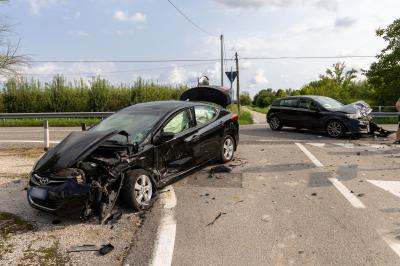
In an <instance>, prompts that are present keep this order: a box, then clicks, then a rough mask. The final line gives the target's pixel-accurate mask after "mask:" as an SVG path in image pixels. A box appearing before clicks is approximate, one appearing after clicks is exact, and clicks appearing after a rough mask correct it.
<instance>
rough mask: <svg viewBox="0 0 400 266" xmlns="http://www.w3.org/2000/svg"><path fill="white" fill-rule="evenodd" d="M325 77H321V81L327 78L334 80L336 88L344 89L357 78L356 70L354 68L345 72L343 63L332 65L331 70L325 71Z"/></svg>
mask: <svg viewBox="0 0 400 266" xmlns="http://www.w3.org/2000/svg"><path fill="white" fill-rule="evenodd" d="M325 74H326V75H325V76H324V75H321V79H324V78H327V79H331V80H334V81H335V82H336V83H337V85H338V86H340V87H342V88H344V87H346V86H348V85H349V84H350V83H351V82H352V81H353V80H354V79H355V78H357V70H355V69H354V68H352V69H350V70H347V71H346V64H345V62H338V63H336V64H333V65H332V69H330V68H328V69H327V70H326V71H325Z"/></svg>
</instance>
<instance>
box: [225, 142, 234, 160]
mask: <svg viewBox="0 0 400 266" xmlns="http://www.w3.org/2000/svg"><path fill="white" fill-rule="evenodd" d="M223 152H224V158H225V160H230V159H231V158H232V156H233V141H232V139H231V138H226V139H225V141H224V151H223Z"/></svg>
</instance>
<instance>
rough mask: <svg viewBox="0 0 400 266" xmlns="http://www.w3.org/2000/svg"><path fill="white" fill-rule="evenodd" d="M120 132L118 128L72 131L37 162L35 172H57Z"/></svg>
mask: <svg viewBox="0 0 400 266" xmlns="http://www.w3.org/2000/svg"><path fill="white" fill-rule="evenodd" d="M118 132H119V131H118V130H109V131H82V132H72V133H71V134H69V135H68V136H67V137H66V138H65V139H64V140H63V141H61V142H60V143H59V144H58V145H57V146H55V147H54V148H53V149H51V150H50V151H49V152H47V153H46V154H45V155H44V156H43V157H42V158H41V159H40V160H39V161H38V162H37V164H36V166H35V167H34V169H33V172H34V173H55V172H58V171H60V170H62V169H64V168H68V167H71V166H72V165H74V164H75V163H76V162H78V161H80V160H82V159H84V158H85V157H86V156H88V155H89V154H90V153H91V152H93V151H94V150H95V149H96V148H98V147H99V145H100V144H102V143H103V142H104V141H105V140H107V139H109V138H111V137H112V136H114V135H116V134H118Z"/></svg>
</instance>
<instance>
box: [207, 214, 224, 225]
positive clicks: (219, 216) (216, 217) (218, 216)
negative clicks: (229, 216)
mask: <svg viewBox="0 0 400 266" xmlns="http://www.w3.org/2000/svg"><path fill="white" fill-rule="evenodd" d="M224 214H226V212H220V213H219V214H218V215H217V216H215V218H214V220H213V221H212V222H211V223H209V224H207V226H209V225H213V224H214V223H215V222H216V221H217V220H218V219H219V218H221V216H222V215H224Z"/></svg>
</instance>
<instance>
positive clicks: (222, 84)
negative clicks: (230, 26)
mask: <svg viewBox="0 0 400 266" xmlns="http://www.w3.org/2000/svg"><path fill="white" fill-rule="evenodd" d="M220 40H221V86H224V35H222V34H221V37H220Z"/></svg>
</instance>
